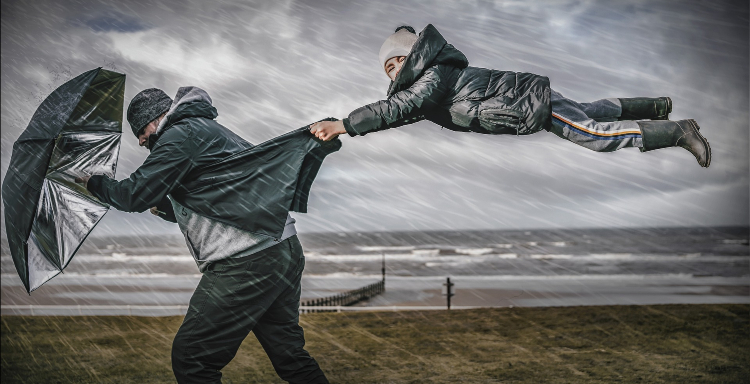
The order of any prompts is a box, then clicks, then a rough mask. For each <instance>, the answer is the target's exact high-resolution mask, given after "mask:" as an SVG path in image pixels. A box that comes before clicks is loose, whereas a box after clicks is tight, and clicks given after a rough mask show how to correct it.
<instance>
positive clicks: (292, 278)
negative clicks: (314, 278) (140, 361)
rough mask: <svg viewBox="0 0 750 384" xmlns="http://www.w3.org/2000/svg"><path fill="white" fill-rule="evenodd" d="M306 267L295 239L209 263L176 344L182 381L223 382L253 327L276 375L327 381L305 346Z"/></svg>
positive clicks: (303, 380)
mask: <svg viewBox="0 0 750 384" xmlns="http://www.w3.org/2000/svg"><path fill="white" fill-rule="evenodd" d="M304 267H305V257H304V255H303V254H302V245H301V244H300V243H299V240H298V239H297V236H292V237H290V238H288V239H286V240H283V241H282V242H280V243H279V244H276V245H274V246H272V247H270V248H267V249H265V250H262V251H260V252H257V253H254V254H252V255H250V256H246V257H242V258H229V259H224V260H219V261H216V262H214V263H213V264H211V265H210V266H209V267H208V269H207V270H206V271H205V272H204V273H203V278H202V279H201V281H200V283H199V284H198V287H197V288H196V290H195V293H193V297H192V298H191V299H190V308H189V309H188V312H187V314H186V315H185V320H184V321H183V322H182V326H181V327H180V329H179V331H178V332H177V335H176V336H175V339H174V342H173V344H172V370H173V371H174V374H175V377H176V378H177V381H178V382H179V383H220V382H221V369H222V368H224V366H226V365H227V364H228V363H229V362H230V361H231V360H232V358H234V355H235V354H236V353H237V349H239V347H240V344H241V343H242V340H244V339H245V337H246V336H247V334H248V333H250V331H253V333H255V336H256V337H257V338H258V341H260V344H261V345H262V346H263V349H265V351H266V353H267V354H268V357H269V358H270V359H271V363H272V364H273V367H274V369H275V370H276V373H278V375H279V376H280V377H281V378H282V379H284V380H286V381H288V382H289V383H328V380H327V379H326V377H325V375H324V374H323V371H321V370H320V367H319V366H318V363H317V362H316V361H315V359H313V358H312V357H311V356H310V354H309V353H307V351H305V349H304V345H305V337H304V334H303V331H302V327H300V326H299V299H300V280H301V278H302V270H303V269H304Z"/></svg>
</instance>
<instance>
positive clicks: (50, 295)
mask: <svg viewBox="0 0 750 384" xmlns="http://www.w3.org/2000/svg"><path fill="white" fill-rule="evenodd" d="M749 234H750V228H748V227H700V228H624V229H622V228H619V229H618V228H613V229H566V230H550V229H544V230H512V231H511V230H471V231H402V232H346V233H301V234H299V235H298V236H299V238H300V241H301V243H302V245H303V249H304V253H305V259H306V265H305V271H304V274H303V278H302V300H303V301H305V300H308V299H315V298H321V297H326V296H330V295H333V294H337V293H341V292H346V291H348V290H353V289H356V288H359V287H362V286H365V285H368V284H371V283H374V282H377V281H380V280H381V279H385V281H386V283H385V287H386V289H385V292H383V293H382V294H379V295H377V296H375V297H373V298H370V299H369V300H366V301H363V302H360V303H358V304H357V305H356V306H357V307H358V308H360V309H387V310H399V309H415V308H417V309H418V308H431V309H435V308H442V307H446V308H447V305H448V296H447V295H445V294H444V293H445V292H444V291H445V290H446V288H444V287H445V284H446V283H447V281H448V279H450V282H451V283H452V284H453V286H452V293H453V295H452V296H451V297H450V301H451V306H452V308H454V309H460V308H470V307H509V306H519V307H540V306H577V305H646V304H677V303H679V304H699V303H700V304H706V303H750V247H749V246H748V238H749V237H750V236H749ZM0 274H1V276H2V294H1V295H0V308H1V309H2V314H3V315H9V314H34V315H49V314H94V315H122V314H137V315H179V314H183V313H184V312H185V311H186V308H187V304H188V302H189V300H190V297H191V295H192V293H193V290H194V289H195V287H196V285H197V284H198V281H199V280H200V278H201V274H200V272H199V271H198V268H197V266H196V263H195V261H194V260H193V258H192V257H191V256H190V254H189V252H188V250H187V247H186V245H185V241H184V239H183V238H182V237H181V236H153V237H106V238H105V237H94V238H89V239H87V240H86V241H85V242H84V244H83V245H82V247H81V248H80V249H79V251H78V253H77V254H76V256H75V257H74V258H73V260H72V261H71V263H70V265H69V266H68V267H67V268H66V269H65V271H64V273H62V274H60V275H58V276H57V277H55V278H53V279H52V280H51V281H49V282H48V283H46V284H45V285H43V286H41V287H40V288H38V289H37V290H35V291H34V292H32V293H31V294H28V293H26V291H25V289H24V288H23V285H22V283H21V281H20V279H19V277H18V275H17V273H16V271H15V267H14V265H13V261H12V258H11V256H10V254H9V252H8V249H7V242H3V247H2V251H1V253H0Z"/></svg>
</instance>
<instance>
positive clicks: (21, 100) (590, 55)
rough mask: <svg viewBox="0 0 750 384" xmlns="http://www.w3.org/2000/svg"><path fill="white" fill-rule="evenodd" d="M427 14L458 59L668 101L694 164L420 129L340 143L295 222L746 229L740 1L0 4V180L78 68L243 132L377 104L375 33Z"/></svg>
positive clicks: (551, 141)
mask: <svg viewBox="0 0 750 384" xmlns="http://www.w3.org/2000/svg"><path fill="white" fill-rule="evenodd" d="M428 23H431V24H433V25H435V27H436V28H437V29H438V30H439V31H440V32H441V33H442V34H443V36H444V37H445V38H446V40H448V42H449V43H451V44H453V45H454V46H455V47H457V48H458V49H459V50H461V51H462V52H463V53H464V54H465V55H466V56H467V58H468V59H469V62H470V65H472V66H478V67H486V68H493V69H501V70H513V71H522V72H533V73H538V74H542V75H545V76H548V77H549V78H550V80H551V84H552V87H553V89H555V90H557V91H559V92H561V93H562V94H564V95H565V96H567V97H569V98H572V99H575V100H578V101H592V100H596V99H600V98H607V97H636V96H670V97H671V98H672V100H673V102H674V110H673V113H672V115H671V117H672V119H673V120H677V119H685V118H694V119H696V120H697V121H698V123H699V124H700V126H701V132H702V133H703V134H704V135H705V136H706V138H707V139H708V140H709V142H710V144H711V148H712V150H713V159H712V163H711V167H710V168H708V169H703V168H701V167H700V166H698V164H697V162H696V161H695V159H694V158H693V156H692V155H691V154H690V153H689V152H687V151H685V150H683V149H679V148H670V149H663V150H658V151H653V152H649V153H640V152H639V151H638V150H637V149H634V148H630V149H624V150H621V151H617V152H614V153H595V152H592V151H589V150H587V149H585V148H583V147H579V146H577V145H575V144H573V143H570V142H567V141H564V140H561V139H559V138H557V137H556V136H555V135H553V134H551V133H547V132H540V133H537V134H534V135H531V136H525V137H514V136H485V135H479V134H470V133H458V132H452V131H448V130H445V129H440V127H438V126H436V125H434V124H433V123H430V122H420V123H417V124H413V125H411V126H406V127H402V128H396V129H391V130H388V131H384V132H379V133H374V134H370V135H367V136H365V137H354V138H351V137H348V136H347V137H342V142H343V144H344V145H343V148H342V150H341V151H340V152H338V153H336V154H334V155H332V156H329V157H328V158H327V159H326V161H325V163H324V166H323V168H322V169H321V172H320V174H319V176H318V178H317V179H316V181H315V184H314V185H313V188H312V196H311V198H310V210H309V213H308V214H304V215H303V214H294V215H293V216H294V217H295V218H297V220H298V229H299V230H300V231H304V232H328V231H367V230H379V231H393V230H414V229H417V230H428V229H490V228H491V229H519V228H591V227H633V226H712V225H748V211H749V207H748V205H749V203H748V202H749V200H750V197H749V189H750V188H749V181H748V176H749V165H748V163H749V160H748V153H749V152H750V150H749V149H748V148H749V145H750V144H749V142H748V132H749V131H750V130H749V129H748V127H749V126H748V104H749V100H748V87H749V81H748V3H747V1H711V2H707V1H679V2H678V1H652V0H644V1H551V0H550V1H533V2H532V1H496V2H484V1H483V2H450V1H441V0H438V1H422V0H419V1H411V0H398V1H387V2H374V1H258V2H246V1H242V2H240V1H237V2H233V1H210V2H207V1H195V0H194V1H185V0H180V1H159V2H157V1H127V0H126V1H99V2H97V1H78V2H76V1H65V2H58V1H25V2H21V1H5V0H4V1H3V2H2V23H1V30H0V32H1V36H2V47H1V54H2V74H1V75H0V77H1V78H2V92H1V96H2V116H1V119H0V124H1V127H2V144H1V148H0V149H1V150H2V168H1V171H2V177H3V178H4V177H5V173H6V171H7V167H8V161H9V160H10V156H11V151H12V145H13V142H14V141H15V140H16V139H17V138H18V136H19V135H20V134H21V132H22V131H23V129H25V127H26V125H27V124H28V121H29V119H30V118H31V116H32V114H33V112H34V110H35V109H36V107H37V106H38V105H39V104H40V102H41V100H43V98H44V97H46V95H47V94H48V93H49V92H51V91H52V90H53V89H55V88H56V87H57V86H59V85H61V84H62V83H64V82H65V81H67V80H69V79H70V78H72V77H75V76H77V75H78V74H80V73H82V72H85V71H87V70H90V69H93V68H96V67H99V66H102V67H104V68H105V69H110V70H114V71H118V72H122V73H125V74H126V75H127V83H126V89H125V100H126V101H125V102H126V107H127V103H128V102H129V101H130V99H131V98H132V97H133V96H134V95H135V94H136V93H137V92H139V91H140V90H142V89H145V88H150V87H158V88H161V89H163V90H165V91H166V92H167V93H168V94H170V95H174V94H175V93H176V91H177V89H178V87H180V86H187V85H194V86H198V87H201V88H203V89H205V90H206V91H207V92H208V93H209V94H210V95H211V97H212V98H213V100H214V105H215V106H216V108H217V109H218V112H219V117H218V119H217V120H218V122H219V123H221V124H223V125H225V126H227V127H229V128H230V129H232V130H234V131H235V132H237V133H238V134H239V135H240V136H242V137H244V138H245V139H247V140H248V141H250V142H252V143H256V144H257V143H260V142H263V141H265V140H267V139H270V138H273V137H275V136H277V135H280V134H283V133H285V132H287V131H290V130H292V129H295V128H298V127H301V126H304V125H307V124H309V123H311V122H314V121H317V120H320V119H322V118H324V117H328V116H333V117H337V118H343V117H346V116H347V115H348V114H349V112H351V111H352V110H354V109H356V108H358V107H360V106H362V105H365V104H368V103H372V102H375V101H377V100H379V99H381V98H383V97H384V96H385V92H386V89H387V87H388V79H387V77H386V76H385V74H384V73H383V70H382V68H380V66H379V64H378V62H377V54H378V50H379V48H380V45H381V44H382V42H383V41H384V39H385V38H386V37H387V36H388V35H390V34H391V33H392V32H393V30H394V29H395V27H397V26H399V25H403V24H408V25H412V26H414V28H415V29H416V30H417V31H420V30H421V29H422V28H424V27H425V26H426V25H427V24H428ZM122 139H123V140H122V147H121V151H120V159H119V165H118V169H117V178H118V179H123V178H126V177H127V176H128V175H129V174H130V173H131V172H133V171H134V170H135V169H136V168H137V167H138V166H139V165H140V164H141V163H142V162H143V160H144V159H145V158H146V156H147V155H148V152H147V151H146V150H145V149H143V148H140V147H138V146H137V142H136V139H135V137H134V136H133V135H132V133H131V132H130V127H129V125H128V124H127V123H124V124H123V136H122ZM3 225H4V223H3ZM3 231H4V228H3ZM147 233H152V234H161V233H170V234H176V233H179V230H178V229H177V226H176V224H170V223H166V222H162V221H161V220H159V219H157V218H155V217H153V216H151V215H150V214H148V213H142V214H131V213H123V212H118V211H116V210H111V211H110V212H109V213H108V214H107V215H106V216H105V218H104V219H103V220H102V222H101V223H100V225H99V226H98V227H97V228H96V229H95V230H94V232H93V233H92V236H104V235H111V234H147Z"/></svg>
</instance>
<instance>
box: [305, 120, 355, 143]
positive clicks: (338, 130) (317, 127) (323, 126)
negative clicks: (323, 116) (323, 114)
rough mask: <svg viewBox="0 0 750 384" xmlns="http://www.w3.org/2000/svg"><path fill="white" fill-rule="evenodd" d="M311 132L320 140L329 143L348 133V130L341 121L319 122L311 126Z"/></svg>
mask: <svg viewBox="0 0 750 384" xmlns="http://www.w3.org/2000/svg"><path fill="white" fill-rule="evenodd" d="M310 132H311V133H312V134H313V135H315V137H317V138H318V139H320V140H323V141H329V140H333V139H335V138H336V137H337V136H338V135H340V134H342V133H346V128H344V122H343V121H341V120H336V121H319V122H317V123H315V124H312V125H311V126H310Z"/></svg>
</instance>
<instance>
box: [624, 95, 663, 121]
mask: <svg viewBox="0 0 750 384" xmlns="http://www.w3.org/2000/svg"><path fill="white" fill-rule="evenodd" d="M618 100H620V104H621V105H622V113H621V114H620V117H619V118H618V120H644V119H649V120H668V119H669V114H670V113H671V112H672V99H670V98H669V97H655V98H654V97H634V98H630V99H618Z"/></svg>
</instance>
